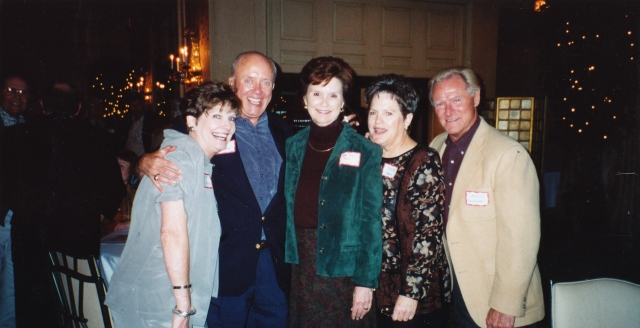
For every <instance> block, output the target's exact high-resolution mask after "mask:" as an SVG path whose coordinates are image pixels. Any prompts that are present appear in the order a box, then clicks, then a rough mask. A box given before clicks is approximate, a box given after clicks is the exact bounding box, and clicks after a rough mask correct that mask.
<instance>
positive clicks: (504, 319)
mask: <svg viewBox="0 0 640 328" xmlns="http://www.w3.org/2000/svg"><path fill="white" fill-rule="evenodd" d="M486 322H487V328H513V325H514V324H515V322H516V317H514V316H512V315H508V314H504V313H502V312H499V311H496V310H494V309H490V310H489V313H488V314H487V320H486Z"/></svg>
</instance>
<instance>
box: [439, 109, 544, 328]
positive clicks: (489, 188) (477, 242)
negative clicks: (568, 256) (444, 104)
mask: <svg viewBox="0 0 640 328" xmlns="http://www.w3.org/2000/svg"><path fill="white" fill-rule="evenodd" d="M446 138H447V134H446V133H442V134H440V135H439V136H437V137H436V138H435V139H434V140H433V141H432V142H431V147H433V148H434V149H436V150H438V152H439V153H440V155H441V156H442V155H443V154H444V150H445V148H446V144H445V140H446ZM538 189H539V185H538V177H537V174H536V169H535V167H534V165H533V162H532V161H531V158H530V157H529V153H528V152H527V150H525V149H524V148H523V147H522V146H521V145H520V144H519V143H517V142H516V141H514V140H513V139H511V138H509V137H507V136H505V135H504V134H502V133H501V132H499V131H497V130H496V129H494V128H493V127H491V126H489V125H488V124H487V123H486V122H485V121H484V120H481V122H480V126H479V127H478V130H477V131H476V134H475V135H474V137H473V139H472V140H471V143H470V144H469V148H468V149H467V153H466V154H465V156H464V159H463V161H462V165H461V166H460V171H459V172H458V176H457V178H456V182H455V185H454V188H453V193H452V196H451V207H450V209H449V220H448V223H447V228H446V238H444V241H445V243H444V244H445V250H446V253H447V258H448V260H449V263H450V265H451V266H452V268H453V270H455V274H456V276H457V280H458V283H459V284H460V290H461V292H462V297H463V298H464V302H465V304H466V306H467V309H468V310H469V313H470V314H471V317H472V318H473V320H474V321H475V323H476V324H477V325H479V326H480V327H486V323H485V319H486V317H487V313H488V312H489V309H490V308H493V309H495V310H497V311H500V312H502V313H505V314H509V315H513V316H516V322H515V326H516V327H519V326H524V325H528V324H531V323H534V322H537V321H540V320H542V319H543V318H544V301H543V296H542V286H541V284H540V271H539V270H538V265H537V255H538V246H539V244H540V209H539V193H538ZM469 203H470V204H469Z"/></svg>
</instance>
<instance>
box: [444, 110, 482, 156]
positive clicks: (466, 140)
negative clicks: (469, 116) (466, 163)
mask: <svg viewBox="0 0 640 328" xmlns="http://www.w3.org/2000/svg"><path fill="white" fill-rule="evenodd" d="M479 126H480V116H478V117H476V121H475V122H474V123H473V125H472V126H471V128H470V129H469V131H467V132H465V133H464V134H463V135H462V137H460V138H459V139H458V140H456V141H453V140H451V136H450V135H449V136H447V140H445V143H446V145H447V148H449V147H451V146H455V147H456V148H458V151H460V153H461V154H462V155H464V153H466V152H467V148H469V144H471V140H472V139H473V136H474V135H475V134H476V131H477V130H478V127H479Z"/></svg>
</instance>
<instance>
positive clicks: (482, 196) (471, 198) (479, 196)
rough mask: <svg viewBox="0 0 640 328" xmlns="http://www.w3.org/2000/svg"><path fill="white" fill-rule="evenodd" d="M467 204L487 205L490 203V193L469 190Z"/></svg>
mask: <svg viewBox="0 0 640 328" xmlns="http://www.w3.org/2000/svg"><path fill="white" fill-rule="evenodd" d="M466 199H467V205H471V206H487V205H489V193H488V192H477V191H467V197H466Z"/></svg>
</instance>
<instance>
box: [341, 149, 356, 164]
mask: <svg viewBox="0 0 640 328" xmlns="http://www.w3.org/2000/svg"><path fill="white" fill-rule="evenodd" d="M338 165H340V166H343V165H346V166H353V167H360V153H359V152H356V151H345V152H344V153H342V155H340V161H339V162H338Z"/></svg>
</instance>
